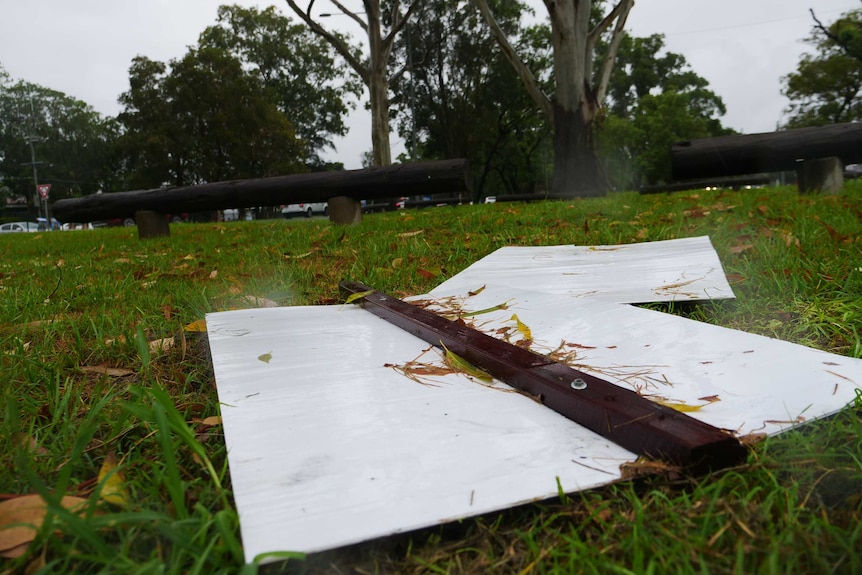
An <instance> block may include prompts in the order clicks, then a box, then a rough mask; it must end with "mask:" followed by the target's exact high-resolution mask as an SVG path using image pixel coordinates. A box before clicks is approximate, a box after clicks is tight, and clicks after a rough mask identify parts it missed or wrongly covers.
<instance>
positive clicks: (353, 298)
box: [344, 289, 377, 304]
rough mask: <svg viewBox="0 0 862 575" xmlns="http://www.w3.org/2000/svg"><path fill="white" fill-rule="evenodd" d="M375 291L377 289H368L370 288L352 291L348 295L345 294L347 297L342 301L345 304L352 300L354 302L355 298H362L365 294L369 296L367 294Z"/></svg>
mask: <svg viewBox="0 0 862 575" xmlns="http://www.w3.org/2000/svg"><path fill="white" fill-rule="evenodd" d="M375 291H377V290H373V289H370V290H366V291H361V292H356V293H352V294H350V295H349V296H347V299H346V300H344V303H345V304H348V303H353V302H355V301H356V300H360V299H362V298H364V297H366V296H369V295H371V294H373V293H374V292H375Z"/></svg>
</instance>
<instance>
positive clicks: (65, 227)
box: [61, 222, 96, 231]
mask: <svg viewBox="0 0 862 575" xmlns="http://www.w3.org/2000/svg"><path fill="white" fill-rule="evenodd" d="M61 229H63V230H65V231H68V230H94V229H96V228H95V227H93V224H90V223H87V224H80V223H77V222H71V223H67V224H63V226H62V228H61Z"/></svg>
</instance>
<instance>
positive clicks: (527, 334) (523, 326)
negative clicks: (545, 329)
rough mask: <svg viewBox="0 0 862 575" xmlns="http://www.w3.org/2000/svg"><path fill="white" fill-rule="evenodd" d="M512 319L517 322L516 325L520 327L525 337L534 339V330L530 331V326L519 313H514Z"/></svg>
mask: <svg viewBox="0 0 862 575" xmlns="http://www.w3.org/2000/svg"><path fill="white" fill-rule="evenodd" d="M509 319H510V320H512V321H514V322H515V325H516V326H517V327H518V331H519V332H521V335H523V336H524V339H526V340H529V341H532V339H533V332H532V331H530V328H529V327H527V324H525V323H524V322H522V321H521V318H519V317H518V314H515V313H513V314H512V317H510V318H509Z"/></svg>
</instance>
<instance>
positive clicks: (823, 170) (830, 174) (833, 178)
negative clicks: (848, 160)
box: [796, 157, 844, 195]
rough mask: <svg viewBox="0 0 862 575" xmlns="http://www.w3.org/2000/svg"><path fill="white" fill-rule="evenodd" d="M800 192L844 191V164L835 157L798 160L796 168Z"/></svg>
mask: <svg viewBox="0 0 862 575" xmlns="http://www.w3.org/2000/svg"><path fill="white" fill-rule="evenodd" d="M796 180H797V182H798V183H799V191H800V193H803V194H804V193H809V192H820V193H821V194H826V195H832V194H840V193H841V192H842V191H844V165H843V164H842V163H841V160H840V159H839V158H836V157H831V158H818V159H816V160H805V161H803V162H800V164H799V167H798V168H797V169H796Z"/></svg>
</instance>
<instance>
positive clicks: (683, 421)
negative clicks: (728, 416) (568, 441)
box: [340, 282, 747, 473]
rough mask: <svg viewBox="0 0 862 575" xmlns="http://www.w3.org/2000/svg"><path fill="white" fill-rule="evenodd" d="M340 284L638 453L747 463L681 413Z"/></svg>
mask: <svg viewBox="0 0 862 575" xmlns="http://www.w3.org/2000/svg"><path fill="white" fill-rule="evenodd" d="M340 285H341V289H342V290H343V291H345V292H347V293H349V294H357V293H362V292H369V291H370V292H371V293H369V294H368V295H366V296H365V297H363V298H361V299H358V300H357V301H356V303H357V304H359V305H361V306H363V307H364V308H365V309H366V310H368V311H370V312H371V313H373V314H375V315H377V316H379V317H381V318H383V319H385V320H386V321H388V322H390V323H392V324H395V325H397V326H398V327H400V328H401V329H403V330H405V331H407V332H410V333H412V334H413V335H415V336H417V337H419V338H421V339H423V340H425V341H427V342H428V343H430V344H432V345H436V346H438V347H439V346H441V344H442V345H445V346H446V347H447V348H448V349H449V350H450V351H451V352H453V353H455V354H457V355H459V356H461V357H463V358H464V359H465V360H467V361H469V362H470V363H472V364H473V365H475V366H477V367H479V368H481V369H483V370H485V371H487V372H488V373H489V374H491V375H492V376H494V377H496V378H497V379H499V380H500V381H503V382H505V383H507V384H509V385H511V386H512V387H514V388H516V389H519V390H521V391H524V392H525V393H528V394H530V395H532V396H533V397H536V398H538V399H539V400H540V401H541V402H542V403H543V404H544V405H546V406H547V407H549V408H551V409H553V410H554V411H556V412H557V413H560V414H562V415H564V416H566V417H568V418H569V419H571V420H572V421H575V422H576V423H579V424H580V425H583V426H584V427H586V428H588V429H590V430H592V431H594V432H596V433H598V434H599V435H601V436H603V437H606V438H608V439H609V440H611V441H613V442H614V443H616V444H618V445H620V446H622V447H624V448H625V449H628V450H629V451H633V452H635V453H637V454H638V455H644V456H647V457H650V458H653V459H661V460H664V461H667V462H669V463H671V464H674V465H678V466H681V467H683V468H686V469H687V470H688V471H690V472H691V473H701V472H704V471H708V470H715V469H720V468H723V467H729V466H733V465H738V464H740V463H742V462H744V461H745V458H746V455H747V451H746V449H745V447H743V446H742V444H741V443H740V442H739V441H738V440H737V439H736V438H735V437H733V436H732V435H730V434H729V433H726V432H724V431H722V430H720V429H718V428H716V427H713V426H711V425H709V424H706V423H703V422H702V421H698V420H697V419H694V418H692V417H689V416H688V415H686V414H684V413H680V412H678V411H676V410H674V409H671V408H669V407H665V406H663V405H660V404H658V403H654V402H652V401H650V400H648V399H645V398H643V397H641V396H639V395H638V394H637V393H635V392H633V391H630V390H627V389H623V388H621V387H619V386H616V385H614V384H612V383H610V382H607V381H604V380H603V379H599V378H598V377H595V376H593V375H590V374H588V373H584V372H582V371H578V370H577V369H574V368H571V367H569V366H567V365H564V364H562V363H559V362H556V361H554V360H552V359H550V358H548V357H546V356H544V355H539V354H537V353H533V352H532V351H529V350H527V349H523V348H521V347H518V346H516V345H512V344H510V343H507V342H505V341H501V340H499V339H496V338H494V337H491V336H489V335H486V334H484V333H482V332H480V331H477V330H475V329H473V328H470V327H468V326H466V325H464V324H463V323H459V322H455V321H450V320H448V319H446V318H444V317H441V316H439V315H437V314H435V313H432V312H429V311H426V310H424V309H422V308H419V307H416V306H414V305H410V304H408V303H406V302H403V301H401V300H399V299H397V298H393V297H391V296H388V295H386V294H384V293H381V292H379V291H374V290H373V288H370V287H368V286H366V285H363V284H361V283H359V282H341V284H340Z"/></svg>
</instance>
